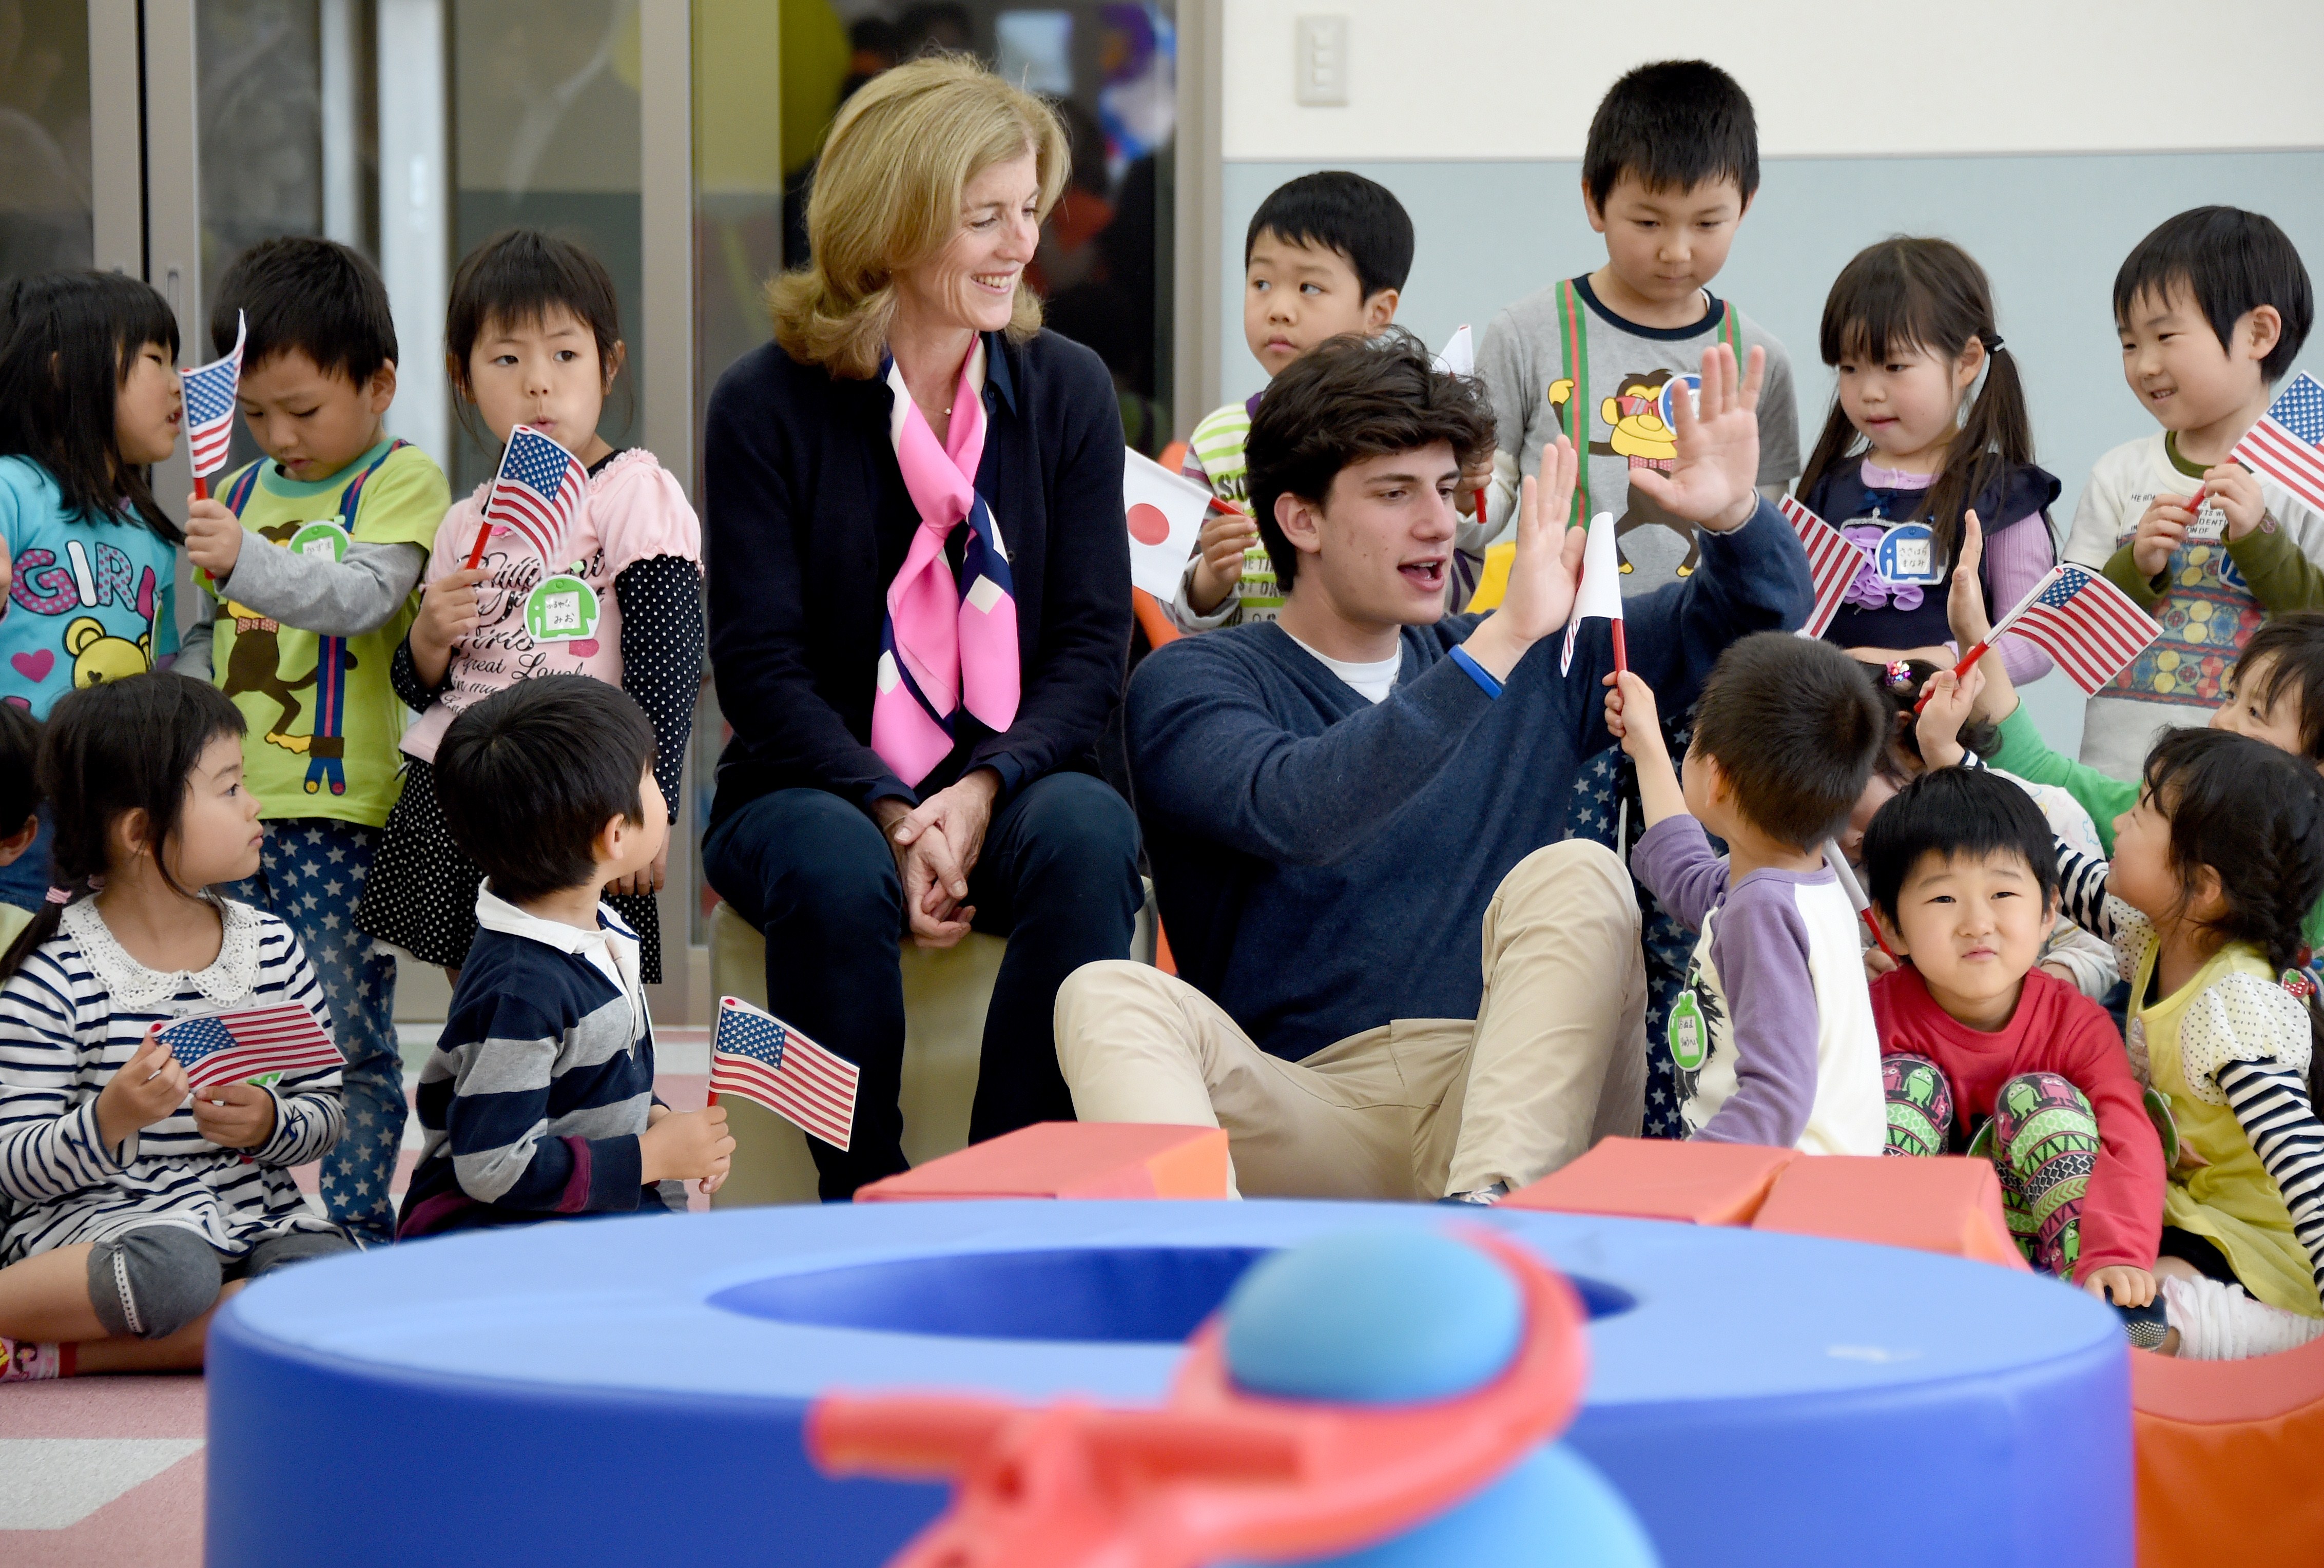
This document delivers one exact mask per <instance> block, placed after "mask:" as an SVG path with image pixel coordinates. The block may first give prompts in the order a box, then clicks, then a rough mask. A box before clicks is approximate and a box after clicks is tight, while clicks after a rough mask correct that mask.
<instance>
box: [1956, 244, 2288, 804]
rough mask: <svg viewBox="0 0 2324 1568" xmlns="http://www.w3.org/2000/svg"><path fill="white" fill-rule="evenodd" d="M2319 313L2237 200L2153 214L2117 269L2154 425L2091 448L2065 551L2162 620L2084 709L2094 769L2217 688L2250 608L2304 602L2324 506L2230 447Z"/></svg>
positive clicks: (2132, 369)
mask: <svg viewBox="0 0 2324 1568" xmlns="http://www.w3.org/2000/svg"><path fill="white" fill-rule="evenodd" d="M2315 314H2316V307H2315V294H2314V291H2313V290H2312V288H2311V287H2310V283H2309V279H2308V269H2307V268H2306V267H2305V266H2303V265H2302V264H2301V260H2300V253H2299V252H2298V251H2297V250H2295V249H2294V248H2293V247H2292V241H2291V239H2290V238H2289V237H2287V236H2286V235H2285V234H2284V232H2283V231H2282V229H2281V228H2279V227H2277V226H2276V225H2275V224H2274V223H2273V221H2271V220H2270V219H2268V218H2267V217H2264V216H2263V215H2261V214H2259V213H2255V212H2245V211H2243V210H2241V209H2240V208H2232V207H2199V208H2193V209H2191V210H2190V211H2187V212H2182V213H2181V214H2179V215H2178V216H2177V217H2172V218H2169V219H2166V220H2165V221H2164V222H2163V225H2162V226H2160V227H2158V228H2157V229H2155V231H2154V232H2153V234H2150V235H2147V236H2146V237H2145V238H2144V239H2143V240H2141V241H2139V242H2138V244H2137V246H2136V247H2135V249H2134V250H2132V252H2131V253H2130V254H2129V256H2128V257H2126V259H2125V260H2124V262H2123V263H2122V268H2121V270H2120V271H2119V272H2116V274H2115V280H2114V316H2115V327H2116V332H2117V333H2118V334H2119V335H2120V337H2121V339H2122V372H2123V379H2124V380H2125V381H2126V382H2127V383H2129V384H2130V390H2131V392H2133V393H2135V395H2136V396H2137V398H2138V401H2139V402H2140V404H2141V406H2143V407H2144V409H2145V410H2146V411H2147V412H2148V413H2149V414H2151V415H2152V416H2153V419H2154V421H2155V422H2156V423H2157V424H2159V425H2161V426H2162V427H2163V429H2161V430H2160V431H2158V432H2156V433H2154V434H2153V435H2147V436H2142V437H2140V438H2138V439H2136V440H2135V441H2128V442H2126V443H2124V444H2123V445H2122V446H2119V447H2116V448H2115V449H2114V450H2112V451H2111V452H2108V453H2107V454H2106V455H2105V456H2104V457H2100V458H2099V459H2098V461H2097V462H2096V463H2094V464H2092V465H2091V466H2090V478H2089V484H2086V485H2085V486H2083V489H2082V496H2081V500H2080V502H2078V503H2076V504H2075V507H2074V526H2073V530H2072V531H2071V532H2070V533H2069V534H2068V536H2067V539H2066V547H2065V550H2064V557H2065V558H2066V559H2067V560H2070V561H2077V562H2080V564H2082V565H2084V566H2087V567H2093V568H2098V569H2103V570H2104V571H2105V573H2106V575H2107V577H2108V578H2109V579H2110V580H2111V581H2113V582H2114V583H2115V584H2116V586H2119V587H2121V588H2122V590H2123V591H2124V592H2126V593H2127V594H2128V595H2130V596H2131V597H2132V598H2134V599H2135V600H2136V601H2137V602H2138V603H2139V604H2140V605H2142V606H2143V607H2144V608H2145V609H2146V610H2147V611H2149V612H2150V613H2153V616H2154V618H2155V620H2156V621H2157V622H2159V623H2161V624H2162V627H2163V635H2162V636H2161V637H2159V638H2157V639H2156V640H2155V641H2154V642H2153V644H2151V645H2150V646H2149V647H2148V648H2147V649H2146V650H2145V651H2144V652H2143V653H2141V654H2140V655H2139V656H2138V657H2137V658H2136V659H2133V660H2131V662H2130V663H2129V665H2128V666H2126V668H2125V669H2123V671H2122V673H2121V674H2119V675H2117V676H2116V677H2115V678H2114V679H2113V680H2111V681H2109V682H2107V686H2106V687H2105V688H2104V689H2103V690H2101V691H2100V692H2099V693H2098V696H2094V697H2092V698H2090V700H2089V706H2088V708H2087V709H2086V710H2085V716H2084V718H2083V720H2082V752H2081V760H2082V761H2084V762H2085V763H2087V764H2088V765H2089V766H2090V767H2093V768H2096V769H2097V770H2099V771H2100V772H2102V773H2107V774H2110V775H2112V776H2113V777H2115V778H2116V779H2135V778H2137V777H2138V772H2139V767H2140V765H2141V763H2142V762H2143V761H2144V760H2145V757H2146V752H2147V750H2148V748H2149V747H2150V746H2152V745H2153V742H2154V741H2155V739H2156V737H2157V736H2158V735H2159V733H2161V732H2162V731H2163V730H2165V729H2169V728H2171V727H2172V726H2174V725H2179V724H2200V723H2202V722H2204V720H2205V719H2206V718H2208V716H2209V710H2211V709H2212V708H2215V707H2217V706H2218V705H2219V703H2220V701H2221V698H2222V695H2223V693H2224V692H2225V691H2226V690H2227V685H2228V678H2229V672H2230V671H2231V670H2232V669H2234V667H2235V663H2236V657H2237V656H2238V655H2239V654H2241V653H2242V651H2243V650H2244V645H2245V644H2246V643H2247V642H2248V641H2251V636H2252V633H2253V632H2255V631H2257V630H2258V629H2259V625H2260V623H2261V622H2262V621H2263V620H2264V619H2265V618H2266V617H2267V616H2270V615H2281V614H2284V613H2289V612H2291V611H2294V610H2302V609H2308V608H2311V607H2313V604H2314V602H2315V601H2314V598H2313V594H2314V589H2315V586H2316V584H2317V583H2318V581H2319V571H2318V564H2319V563H2324V517H2320V516H2319V515H2318V514H2317V513H2316V512H2315V511H2313V510H2312V509H2311V508H2310V507H2308V506H2307V505H2305V504H2303V503H2301V501H2300V500H2299V499H2298V498H2297V497H2296V496H2294V495H2293V494H2292V493H2291V492H2290V491H2288V490H2286V489H2284V488H2283V486H2282V485H2281V484H2277V483H2276V482H2275V481H2274V480H2273V479H2268V478H2264V477H2262V476H2260V475H2255V474H2254V473H2252V472H2251V471H2250V470H2248V469H2246V468H2245V467H2243V466H2240V465H2239V464H2236V463H2235V462H2232V461H2230V460H2229V457H2228V454H2229V453H2230V452H2232V451H2233V450H2234V448H2235V446H2236V442H2238V441H2240V440H2242V439H2243V438H2244V435H2245V433H2246V431H2248V430H2249V429H2251V428H2252V426H2254V425H2255V424H2256V423H2258V421H2259V417H2260V416H2261V415H2262V414H2264V413H2265V412H2266V411H2267V407H2268V404H2269V402H2270V401H2272V400H2273V397H2274V394H2275V383H2277V382H2278V381H2280V380H2282V377H2283V376H2284V375H2285V374H2287V373H2288V372H2289V371H2290V370H2291V369H2292V360H2293V358H2294V357H2296V356H2297V355H2299V353H2300V349H2301V345H2302V344H2304V343H2305V342H2306V341H2307V340H2308V331H2309V327H2310V325H2312V323H2313V322H2314V320H2315ZM2198 494H2199V495H2200V497H2201V501H2200V505H2201V511H2200V512H2194V511H2190V506H2192V505H2194V504H2195V503H2196V501H2197V496H2198ZM2006 608H2007V606H2006V605H2000V606H1995V607H1994V613H2000V611H2001V610H2003V609H2006Z"/></svg>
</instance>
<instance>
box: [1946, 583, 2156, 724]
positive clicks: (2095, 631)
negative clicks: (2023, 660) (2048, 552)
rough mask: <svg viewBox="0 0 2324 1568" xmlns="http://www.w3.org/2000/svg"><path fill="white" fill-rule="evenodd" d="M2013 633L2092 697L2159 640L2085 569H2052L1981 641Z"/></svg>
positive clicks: (2147, 622) (2136, 611)
mask: <svg viewBox="0 0 2324 1568" xmlns="http://www.w3.org/2000/svg"><path fill="white" fill-rule="evenodd" d="M2003 632H2015V633H2016V634H2017V635H2018V636H2020V637H2023V638H2024V639H2025V641H2028V642H2031V643H2032V644H2033V646H2034V647H2036V648H2039V649H2040V650H2042V651H2043V652H2044V653H2046V654H2048V655H2049V656H2050V657H2051V658H2052V659H2056V660H2057V661H2058V668H2059V669H2062V670H2064V671H2065V672H2066V676H2067V678H2068V679H2070V680H2071V681H2072V682H2073V683H2074V684H2075V685H2076V686H2078V687H2081V688H2082V695H2083V696H2097V695H2098V691H2099V689H2100V688H2101V687H2104V686H2105V685H2106V683H2107V681H2110V680H2112V679H2113V678H2115V677H2116V676H2117V675H2119V674H2121V673H2122V669H2123V667H2124V666H2125V665H2126V664H2128V663H2129V662H2130V661H2131V660H2132V659H2135V658H2137V657H2138V656H2139V654H2140V653H2142V652H2144V650H2145V649H2146V646H2147V644H2149V643H2151V642H2153V641H2154V640H2155V639H2156V638H2158V637H2160V636H2162V635H2163V628H2162V627H2161V626H2160V625H2158V624H2156V623H2155V620H2154V617H2153V616H2152V615H2150V614H2148V613H2146V612H2145V611H2144V610H2142V609H2140V608H2139V607H2138V603H2137V601H2136V600H2135V599H2133V598H2132V597H2131V596H2130V595H2128V594H2126V593H2124V592H2123V591H2122V590H2121V589H2120V588H2117V587H2116V586H2114V585H2113V584H2112V583H2109V582H2107V580H2106V579H2105V578H2104V577H2102V576H2098V574H2097V573H2096V572H2093V571H2091V570H2090V569H2089V567H2078V566H2073V565H2070V564H2069V565H2066V566H2061V567H2052V568H2051V571H2050V575H2049V576H2047V577H2045V578H2043V580H2042V583H2041V584H2040V586H2037V587H2036V588H2035V589H2034V591H2033V594H2031V595H2028V596H2027V598H2026V599H2025V601H2024V603H2022V604H2019V605H2018V606H2017V608H2016V609H2015V610H2013V611H2011V612H2010V613H2008V614H2007V615H2006V616H2005V617H2003V619H2002V622H2001V623H2000V624H1999V625H1997V626H1996V627H1995V628H1994V629H1993V630H1992V631H1991V632H1988V633H1987V636H1986V641H1987V643H1988V644H1989V643H1991V642H1992V641H1993V640H1994V638H1996V637H1998V636H2000V635H2001V634H2002V633H2003Z"/></svg>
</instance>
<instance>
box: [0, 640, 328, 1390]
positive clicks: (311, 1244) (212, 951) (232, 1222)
mask: <svg viewBox="0 0 2324 1568" xmlns="http://www.w3.org/2000/svg"><path fill="white" fill-rule="evenodd" d="M242 731H243V717H242V715H241V713H240V712H238V711H237V710H236V709H235V706H234V705H233V704H232V703H231V702H228V701H227V700H226V697H225V696H222V695H220V694H219V693H218V692H217V690H216V689H214V688H213V687H209V686H208V685H205V684H204V683H203V682H201V681H198V680H189V679H187V678H184V677H182V676H179V675H174V674H168V673H163V674H155V675H138V676H132V677H128V678H124V679H122V680H118V681H107V682H105V683H103V684H101V685H98V686H95V687H89V688H88V689H87V690H83V691H76V692H73V693H72V694H70V695H69V696H66V697H65V698H64V699H63V700H61V701H60V702H59V703H58V704H57V706H56V708H55V710H54V711H53V712H52V713H51V715H50V718H49V724H48V733H47V734H46V735H45V736H44V737H43V739H42V752H41V775H42V788H43V789H44V790H45V791H46V793H47V795H48V798H49V800H50V804H51V810H52V811H53V812H54V814H55V818H56V844H57V848H56V865H57V872H58V875H59V878H60V882H61V884H62V885H60V886H59V887H57V888H54V889H52V890H51V891H50V894H49V897H48V899H47V901H46V902H44V903H43V904H42V908H41V912H40V913H39V914H38V915H35V916H34V917H33V918H32V925H31V926H30V927H27V928H26V929H25V930H24V931H23V933H22V934H20V935H19V936H17V938H16V940H15V942H14V945H11V946H10V947H9V949H8V951H7V954H6V955H5V957H0V980H5V987H4V988H0V1193H4V1194H5V1195H6V1197H7V1200H8V1211H9V1212H8V1219H7V1230H6V1235H5V1241H0V1264H5V1268H0V1380H6V1379H20V1378H56V1377H67V1376H70V1375H71V1374H72V1373H74V1372H76V1371H80V1372H98V1371H108V1372H110V1371H151V1370H161V1369H164V1368H172V1367H198V1366H200V1365H201V1364H202V1347H203V1342H204V1337H205V1335H206V1334H207V1333H208V1324H209V1314H210V1311H211V1309H212V1308H213V1307H214V1306H215V1305H217V1302H218V1301H219V1299H220V1298H221V1297H223V1296H226V1295H227V1294H230V1293H231V1292H233V1291H235V1290H236V1289H239V1288H240V1287H241V1283H242V1282H244V1281H245V1280H249V1279H254V1278H256V1277H259V1276H260V1275H263V1274H267V1273H270V1272H272V1270H274V1269H276V1268H281V1267H282V1266H283V1265H284V1264H287V1263H294V1262H297V1261H299V1260H300V1259H306V1258H313V1257H319V1256H321V1255H323V1254H325V1253H329V1252H343V1251H346V1250H348V1249H349V1247H350V1245H351V1243H350V1242H349V1241H348V1240H347V1238H346V1235H345V1234H344V1233H343V1232H342V1231H341V1230H340V1229H339V1227H338V1226H337V1225H335V1224H333V1223H332V1222H329V1221H328V1220H326V1219H323V1218H322V1217H320V1216H319V1215H318V1214H316V1213H313V1212H312V1211H311V1210H309V1208H308V1207H307V1204H306V1202H305V1200H304V1199H302V1198H301V1197H300V1193H299V1187H298V1185H297V1184H296V1183H295V1182H293V1181H292V1180H291V1167H292V1166H296V1165H304V1164H306V1163H307V1162H308V1161H309V1160H312V1159H315V1158H318V1157H319V1156H320V1155H321V1154H322V1153H323V1152H324V1151H325V1150H326V1149H327V1148H330V1146H331V1144H332V1143H333V1142H334V1141H335V1140H336V1139H337V1138H338V1136H339V1133H340V1131H341V1130H342V1128H343V1127H344V1125H345V1116H344V1113H343V1112H342V1111H341V1110H340V1107H339V1074H338V1069H337V1068H336V1067H330V1068H326V1069H324V1070H322V1071H319V1072H312V1073H290V1074H285V1075H283V1076H282V1077H281V1079H280V1080H278V1081H276V1082H274V1083H273V1084H271V1085H269V1086H261V1085H260V1084H210V1085H205V1086H204V1087H203V1089H202V1090H201V1092H200V1093H198V1095H196V1096H195V1097H194V1099H193V1101H192V1102H191V1103H190V1104H189V1103H188V1102H187V1087H186V1070H185V1068H184V1067H183V1066H181V1065H179V1063H178V1061H177V1060H176V1058H175V1057H173V1056H171V1053H170V1051H169V1050H168V1049H167V1048H166V1047H163V1046H161V1044H160V1043H159V1042H157V1041H155V1040H154V1039H152V1038H151V1034H150V1031H151V1030H152V1028H155V1027H156V1026H158V1025H160V1024H163V1023H167V1022H169V1021H170V1020H171V1019H179V1018H184V1017H187V1016H189V1015H191V1014H195V1013H207V1012H216V1011H219V1010H224V1009H228V1008H247V1007H270V1006H274V1007H279V1006H282V1005H284V1004H294V1005H297V1006H300V1007H304V1008H306V1009H307V1010H309V1012H311V1013H313V1014H314V1015H315V1021H316V1022H317V1023H318V1024H320V1025H321V1026H322V1027H323V1028H325V1029H326V1030H327V1029H328V1028H330V1027H331V1014H330V1009H329V1007H328V1005H327V1003H326V1002H325V1001H324V1000H323V993H322V990H321V988H320V987H319V986H318V984H317V983H316V980H315V973H314V971H313V970H311V969H309V967H308V965H307V958H306V955H305V954H304V953H302V952H300V948H299V939H298V937H297V936H294V935H293V934H292V933H291V928H290V927H288V926H286V925H284V924H283V923H282V922H281V920H279V919H277V918H275V917H274V916H272V915H270V914H267V913H266V912H265V911H263V910H262V909H252V908H251V907H250V906H249V905H247V904H241V903H235V902H234V901H233V900H231V899H222V898H220V897H218V896H217V894H215V893H213V892H210V891H208V888H209V887H210V886H211V885H212V884H214V883H220V882H233V881H238V880H240V879H242V878H244V877H248V876H251V875H253V874H254V873H255V872H257V870H258V862H259V843H260V840H261V838H262V837H263V831H264V830H263V829H262V828H261V827H260V826H259V823H258V817H259V811H260V804H259V801H258V798H256V797H255V796H254V795H252V794H251V793H250V791H249V790H248V789H246V788H245V787H244V782H243V773H242V770H243V750H242Z"/></svg>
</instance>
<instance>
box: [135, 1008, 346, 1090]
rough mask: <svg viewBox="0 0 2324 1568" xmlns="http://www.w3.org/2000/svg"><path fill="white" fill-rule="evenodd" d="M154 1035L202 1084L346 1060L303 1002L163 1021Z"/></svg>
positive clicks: (312, 1069)
mask: <svg viewBox="0 0 2324 1568" xmlns="http://www.w3.org/2000/svg"><path fill="white" fill-rule="evenodd" d="M153 1036H154V1038H156V1039H158V1040H160V1041H161V1044H162V1045H163V1046H165V1047H168V1048H169V1052H170V1054H171V1056H175V1057H177V1058H178V1061H179V1064H180V1065H181V1066H183V1067H184V1068H185V1069H186V1082H187V1083H188V1084H189V1085H190V1086H191V1087H193V1088H196V1089H199V1088H202V1087H204V1086H205V1085H208V1084H226V1083H233V1082H235V1081H238V1080H240V1079H244V1078H254V1077H256V1076H258V1075H260V1074H262V1073H316V1072H322V1071H325V1070H327V1069H331V1070H335V1069H337V1068H338V1067H339V1066H340V1065H343V1064H342V1060H341V1057H340V1056H339V1047H337V1046H335V1045H333V1044H332V1043H331V1037H330V1036H329V1035H327V1034H326V1033H324V1032H323V1026H322V1025H321V1024H319V1023H318V1022H316V1021H315V1015H314V1014H313V1013H311V1012H309V1011H308V1010H306V1009H305V1008H303V1007H301V1006H300V1005H299V1004H298V1003H297V1002H285V1003H283V1004H281V1006H279V1007H245V1008H235V1009H233V1010H229V1011H226V1012H208V1013H200V1014H197V1015H196V1016H195V1017H192V1018H184V1019H178V1020H177V1021H176V1022H174V1023H166V1024H163V1025H161V1027H160V1028H157V1029H155V1030H154V1031H153Z"/></svg>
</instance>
